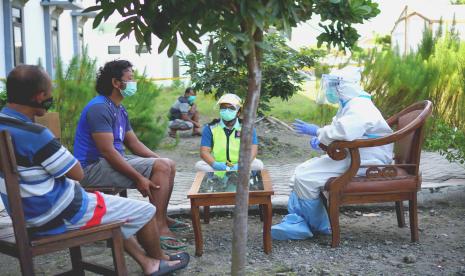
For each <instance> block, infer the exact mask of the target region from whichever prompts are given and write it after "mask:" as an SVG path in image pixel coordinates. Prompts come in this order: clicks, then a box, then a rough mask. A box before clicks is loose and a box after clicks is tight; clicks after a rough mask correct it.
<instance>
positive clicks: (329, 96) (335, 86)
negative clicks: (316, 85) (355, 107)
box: [316, 74, 341, 104]
mask: <svg viewBox="0 0 465 276" xmlns="http://www.w3.org/2000/svg"><path fill="white" fill-rule="evenodd" d="M340 83H341V78H340V77H337V76H332V75H327V74H323V75H322V76H321V80H320V89H319V90H318V92H317V96H316V102H317V103H318V104H325V103H330V104H336V103H338V102H339V99H340V95H339V94H340V92H339V90H340V88H339V86H340Z"/></svg>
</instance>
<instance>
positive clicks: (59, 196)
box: [0, 107, 88, 235]
mask: <svg viewBox="0 0 465 276" xmlns="http://www.w3.org/2000/svg"><path fill="white" fill-rule="evenodd" d="M0 130H7V131H8V132H9V133H10V135H11V137H12V140H13V147H14V151H15V157H16V162H17V165H18V172H19V177H20V179H19V182H20V183H19V184H20V194H21V199H22V204H23V209H24V215H25V219H26V225H27V227H30V228H33V229H40V230H39V231H38V232H39V233H38V234H39V235H48V234H58V233H62V232H65V231H66V227H65V225H64V221H63V220H65V219H66V220H68V221H70V222H71V223H73V222H75V221H78V220H79V219H80V218H81V217H82V216H83V214H84V213H85V211H86V208H87V202H88V199H87V194H86V193H85V192H84V190H83V189H82V188H81V187H80V185H79V184H77V183H76V182H75V181H74V180H71V179H68V178H66V177H65V174H66V173H67V172H68V171H69V170H70V169H71V168H72V167H73V166H74V165H75V164H76V163H77V162H78V161H77V160H76V158H74V156H73V155H72V154H71V153H70V152H69V151H68V150H67V149H66V148H65V147H63V146H62V145H61V144H60V143H59V142H58V140H57V139H55V137H54V136H53V134H52V133H51V131H50V130H48V129H47V128H46V127H43V126H41V125H38V124H35V123H33V122H32V121H31V120H30V119H29V118H28V117H26V116H25V115H24V114H22V113H20V112H17V111H15V110H13V109H10V108H8V107H4V108H3V109H2V111H1V112H0ZM0 195H1V198H2V200H3V203H4V205H5V207H6V209H7V211H8V213H10V214H11V212H10V211H11V210H10V208H9V204H8V197H7V194H6V186H5V180H4V176H3V175H2V174H0ZM52 221H53V225H50V227H47V224H50V223H51V222H52Z"/></svg>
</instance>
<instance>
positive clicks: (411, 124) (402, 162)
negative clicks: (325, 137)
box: [322, 101, 432, 247]
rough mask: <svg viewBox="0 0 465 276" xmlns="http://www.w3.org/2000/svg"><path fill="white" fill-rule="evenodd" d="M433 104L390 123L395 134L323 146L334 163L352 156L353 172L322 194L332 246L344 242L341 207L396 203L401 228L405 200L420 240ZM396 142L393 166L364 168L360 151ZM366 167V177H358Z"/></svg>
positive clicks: (412, 108) (414, 236)
mask: <svg viewBox="0 0 465 276" xmlns="http://www.w3.org/2000/svg"><path fill="white" fill-rule="evenodd" d="M431 112H432V103H431V102H430V101H422V102H418V103H416V104H413V105H411V106H409V107H407V108H406V109H404V110H402V111H401V112H399V113H398V114H396V115H394V116H392V117H391V118H389V119H388V120H387V122H388V124H389V125H390V126H391V128H393V130H395V131H394V133H392V134H391V135H388V136H384V137H380V138H375V139H363V140H362V139H360V140H354V141H350V142H348V141H335V142H333V143H331V144H330V145H329V146H328V147H324V146H322V148H323V149H324V150H326V151H327V153H328V155H329V156H330V157H331V158H332V159H334V160H342V159H344V158H346V156H347V154H350V158H351V163H350V167H349V169H348V170H347V171H346V172H345V173H344V174H343V175H341V176H339V177H336V178H331V179H329V180H328V182H327V183H326V185H325V187H324V190H323V191H322V198H323V199H324V200H325V202H326V207H327V210H328V215H329V219H330V222H331V228H332V242H331V246H332V247H337V246H338V245H339V242H340V229H339V207H340V206H342V205H348V204H359V203H374V202H390V201H394V202H396V213H397V222H398V225H399V227H403V226H404V224H405V222H404V221H405V220H404V213H403V210H402V201H403V200H408V201H409V215H410V232H411V240H412V242H415V241H418V217H417V192H418V191H419V190H420V187H421V174H420V172H419V165H420V154H421V145H422V142H423V127H424V124H425V121H426V119H427V118H428V117H429V116H430V115H431ZM390 143H394V149H395V156H394V160H395V162H394V164H393V165H383V166H381V165H372V166H370V165H366V166H360V153H359V148H365V147H376V146H382V145H387V144H390ZM360 168H366V175H365V176H357V172H358V171H359V169H360Z"/></svg>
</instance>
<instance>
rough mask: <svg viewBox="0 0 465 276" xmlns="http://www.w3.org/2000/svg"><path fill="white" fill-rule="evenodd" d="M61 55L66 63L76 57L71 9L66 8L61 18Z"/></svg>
mask: <svg viewBox="0 0 465 276" xmlns="http://www.w3.org/2000/svg"><path fill="white" fill-rule="evenodd" d="M58 24H59V34H58V38H59V41H60V57H61V60H62V61H63V63H64V64H65V65H67V64H68V62H69V61H70V60H71V59H72V58H73V57H74V49H73V23H72V22H71V11H70V10H65V11H63V13H62V14H61V15H60V19H59V23H58Z"/></svg>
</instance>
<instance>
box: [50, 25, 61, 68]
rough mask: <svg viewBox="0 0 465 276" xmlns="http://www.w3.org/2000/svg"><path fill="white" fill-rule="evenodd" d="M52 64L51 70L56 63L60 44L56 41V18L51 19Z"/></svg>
mask: <svg viewBox="0 0 465 276" xmlns="http://www.w3.org/2000/svg"><path fill="white" fill-rule="evenodd" d="M51 23H52V30H51V31H52V64H53V69H55V67H56V62H58V58H59V56H60V53H59V51H60V44H59V43H60V42H59V39H58V18H52V22H51Z"/></svg>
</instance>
